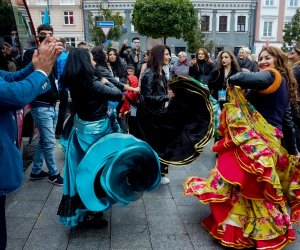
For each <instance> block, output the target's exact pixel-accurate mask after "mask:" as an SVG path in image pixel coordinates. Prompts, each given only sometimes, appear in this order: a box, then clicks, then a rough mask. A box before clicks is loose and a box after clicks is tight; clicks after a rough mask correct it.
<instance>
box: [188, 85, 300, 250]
mask: <svg viewBox="0 0 300 250" xmlns="http://www.w3.org/2000/svg"><path fill="white" fill-rule="evenodd" d="M228 99H229V102H228V103H226V104H225V105H224V109H223V111H222V113H221V116H220V120H221V124H220V127H219V132H220V133H221V135H222V137H223V138H222V139H221V140H220V141H218V142H217V143H216V144H215V145H214V146H213V148H212V151H214V152H216V153H218V159H217V163H216V167H215V168H214V169H213V170H212V171H211V173H210V176H209V178H208V179H207V180H206V179H203V178H200V177H189V178H188V179H187V180H186V181H185V183H184V188H185V195H188V196H196V197H197V198H198V199H199V200H200V202H202V203H204V204H210V208H211V215H210V216H209V217H208V218H206V219H205V220H204V221H203V222H202V224H203V226H204V227H205V228H206V229H207V231H208V232H209V233H210V234H211V235H212V236H213V237H215V238H216V239H218V240H219V241H220V243H221V244H222V245H224V246H227V247H234V248H239V249H241V248H251V247H256V249H281V248H283V247H284V246H286V245H287V244H288V243H290V242H292V241H294V240H295V232H294V229H293V228H292V224H291V223H292V222H296V221H298V220H299V217H300V166H299V163H297V162H296V159H295V158H294V157H293V156H290V155H288V153H287V151H286V150H285V149H284V148H283V147H282V146H281V138H282V133H281V131H280V130H279V129H278V128H276V127H273V126H272V125H270V124H269V123H268V122H267V121H266V120H265V119H264V118H263V116H262V115H261V114H260V113H259V112H257V110H256V109H255V108H254V107H253V106H252V105H251V104H250V103H249V102H248V101H247V100H246V98H245V97H244V95H243V93H242V90H241V89H240V88H239V87H234V88H229V89H228ZM287 207H290V213H289V212H288V209H287Z"/></svg>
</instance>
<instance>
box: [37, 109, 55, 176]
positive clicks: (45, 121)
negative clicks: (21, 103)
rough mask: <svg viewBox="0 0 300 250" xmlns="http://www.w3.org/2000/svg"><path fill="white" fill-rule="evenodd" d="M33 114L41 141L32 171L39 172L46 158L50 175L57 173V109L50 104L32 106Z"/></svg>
mask: <svg viewBox="0 0 300 250" xmlns="http://www.w3.org/2000/svg"><path fill="white" fill-rule="evenodd" d="M32 116H33V120H34V122H35V124H36V126H37V128H38V130H39V133H40V141H39V143H38V145H37V148H36V151H35V154H34V157H33V167H32V170H31V173H32V174H39V173H40V172H41V169H42V166H43V160H44V159H45V162H46V165H47V168H48V169H49V175H51V176H53V175H57V174H58V173H59V171H58V169H57V166H56V164H55V161H54V149H55V146H56V139H55V127H56V122H57V109H56V108H55V107H54V106H50V105H49V107H35V108H32Z"/></svg>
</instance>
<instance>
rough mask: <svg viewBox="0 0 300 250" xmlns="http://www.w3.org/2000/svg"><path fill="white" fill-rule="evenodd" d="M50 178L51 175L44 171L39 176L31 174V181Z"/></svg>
mask: <svg viewBox="0 0 300 250" xmlns="http://www.w3.org/2000/svg"><path fill="white" fill-rule="evenodd" d="M48 177H49V174H48V173H47V172H45V171H43V170H42V171H41V172H40V173H38V174H33V173H31V174H30V180H41V179H45V178H48Z"/></svg>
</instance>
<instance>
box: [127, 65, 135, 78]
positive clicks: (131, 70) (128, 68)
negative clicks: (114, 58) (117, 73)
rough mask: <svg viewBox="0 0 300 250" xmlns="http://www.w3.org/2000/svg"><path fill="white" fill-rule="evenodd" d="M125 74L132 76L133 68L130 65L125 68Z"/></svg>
mask: <svg viewBox="0 0 300 250" xmlns="http://www.w3.org/2000/svg"><path fill="white" fill-rule="evenodd" d="M126 72H127V75H128V76H134V67H133V66H132V65H128V66H126Z"/></svg>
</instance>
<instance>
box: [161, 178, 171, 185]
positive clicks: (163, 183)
mask: <svg viewBox="0 0 300 250" xmlns="http://www.w3.org/2000/svg"><path fill="white" fill-rule="evenodd" d="M169 183H170V179H169V178H167V177H165V176H162V177H161V181H160V184H162V185H166V184H169Z"/></svg>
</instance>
